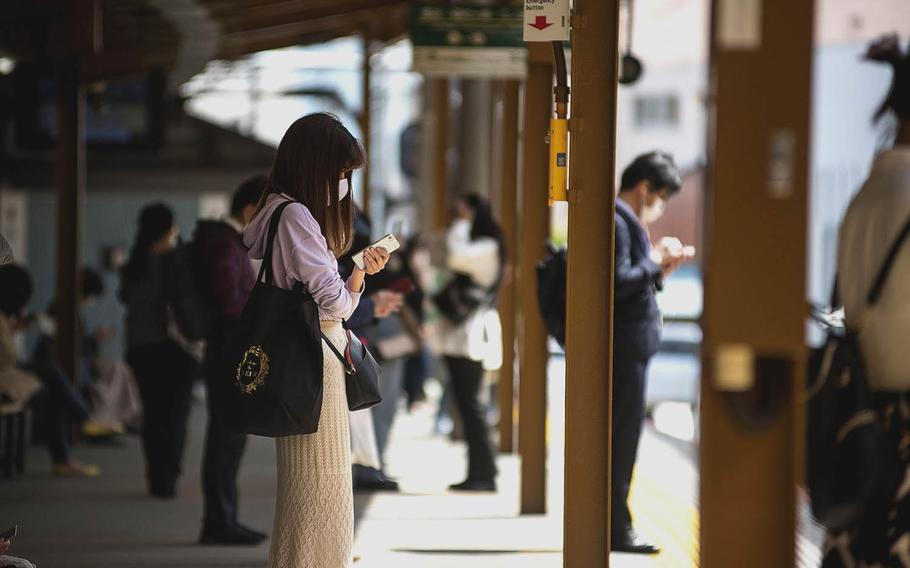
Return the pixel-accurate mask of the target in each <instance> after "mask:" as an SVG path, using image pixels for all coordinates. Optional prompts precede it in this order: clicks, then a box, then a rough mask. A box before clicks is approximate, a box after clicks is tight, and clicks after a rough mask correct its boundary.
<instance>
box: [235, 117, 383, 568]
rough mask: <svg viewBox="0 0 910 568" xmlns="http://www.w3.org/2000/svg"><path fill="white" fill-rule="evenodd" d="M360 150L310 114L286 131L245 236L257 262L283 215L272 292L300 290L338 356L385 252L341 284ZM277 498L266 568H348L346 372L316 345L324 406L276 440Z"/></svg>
mask: <svg viewBox="0 0 910 568" xmlns="http://www.w3.org/2000/svg"><path fill="white" fill-rule="evenodd" d="M365 160H366V156H365V155H364V151H363V147H362V146H361V145H360V143H359V142H358V141H357V139H356V138H354V137H353V136H352V135H351V133H350V132H349V131H348V130H347V129H346V128H345V127H344V125H342V124H341V122H340V121H339V120H338V119H337V118H335V117H334V116H331V115H328V114H323V113H319V114H311V115H307V116H305V117H303V118H300V119H298V120H297V121H296V122H294V123H293V124H292V125H291V126H290V128H288V130H287V132H286V133H285V135H284V137H283V138H282V140H281V143H280V144H279V146H278V152H277V155H276V156H275V163H274V165H273V166H272V172H271V174H270V176H269V183H268V186H267V188H266V196H265V197H264V199H263V200H262V201H261V202H260V207H259V211H258V212H257V213H256V216H255V217H254V218H253V221H252V222H251V223H250V226H249V227H247V229H246V230H245V231H244V239H243V240H244V243H245V244H246V245H247V246H249V247H250V256H251V257H252V258H254V259H261V258H263V256H264V255H265V252H266V247H267V246H268V245H269V244H270V243H268V242H267V241H268V234H269V224H270V219H271V216H272V213H273V212H274V211H275V209H276V208H277V207H278V206H279V205H281V204H282V203H284V202H286V201H288V200H293V201H294V202H295V203H292V204H291V205H289V206H287V208H286V209H285V210H284V213H283V215H282V216H281V218H280V221H279V223H278V230H277V233H276V236H275V242H274V256H273V259H272V262H273V265H272V269H273V271H274V275H275V281H276V285H277V286H279V287H281V288H285V289H288V290H290V289H293V288H294V287H295V286H296V285H297V284H298V283H304V284H305V285H306V288H307V291H308V292H309V293H310V294H311V295H312V296H313V299H314V300H315V301H316V303H317V305H318V307H319V319H320V327H321V328H322V331H323V333H324V334H325V335H326V336H327V337H328V340H329V341H332V343H333V345H334V346H335V347H336V348H337V349H339V350H344V349H345V348H346V346H347V345H346V344H347V336H346V334H345V332H344V329H343V328H342V325H341V322H342V320H345V319H348V318H349V317H350V316H351V314H352V313H353V312H354V310H355V309H356V308H357V304H358V303H359V301H360V295H361V294H362V293H363V290H364V277H365V276H366V275H367V274H375V273H377V272H379V271H380V270H382V269H383V268H384V267H385V264H386V262H387V261H388V259H389V255H388V253H387V252H386V251H384V250H382V249H370V250H368V251H366V253H365V254H364V264H365V269H360V268H354V270H353V273H352V274H351V276H350V277H349V278H348V279H347V281H344V280H342V278H341V276H340V275H339V273H338V261H337V260H336V259H337V258H338V257H339V256H341V255H343V254H345V253H346V252H347V251H348V250H349V249H350V248H351V241H352V238H353V227H352V223H353V212H354V205H353V199H352V196H351V192H350V189H351V188H350V185H351V175H352V173H353V170H355V169H358V168H360V167H362V166H363V165H364V163H365ZM276 445H277V457H278V493H277V505H276V508H275V525H274V527H273V529H272V542H271V549H270V551H269V566H270V567H271V568H304V567H316V566H318V567H319V568H345V567H348V566H350V565H351V564H352V557H351V548H352V546H353V536H354V501H353V491H352V486H351V483H352V480H351V453H350V452H351V447H350V432H349V425H348V405H347V397H346V391H345V372H344V368H343V367H342V365H341V362H340V361H339V360H338V358H337V357H336V356H335V354H334V353H333V352H332V350H331V349H330V348H329V347H328V346H327V345H323V399H322V411H321V413H320V418H319V430H318V431H317V432H316V433H314V434H307V435H300V436H285V437H281V438H277V439H276Z"/></svg>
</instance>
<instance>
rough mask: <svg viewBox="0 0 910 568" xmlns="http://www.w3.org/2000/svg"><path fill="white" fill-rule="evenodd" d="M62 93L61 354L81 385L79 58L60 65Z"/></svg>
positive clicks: (59, 218) (82, 166) (81, 119)
mask: <svg viewBox="0 0 910 568" xmlns="http://www.w3.org/2000/svg"><path fill="white" fill-rule="evenodd" d="M57 89H58V96H57V121H58V125H59V132H58V138H57V290H56V296H57V355H58V357H59V358H60V363H61V366H62V367H63V370H64V371H66V372H67V373H68V374H69V376H70V377H71V379H72V380H73V381H74V382H76V381H77V380H78V373H77V369H79V361H80V349H79V344H80V338H79V326H78V323H79V322H78V317H79V316H78V313H79V298H80V296H81V293H80V290H81V282H80V278H79V272H80V271H79V252H80V245H81V242H82V239H81V235H82V233H81V230H80V217H81V213H82V204H83V201H84V193H85V136H84V129H85V91H84V89H83V87H82V86H81V85H80V84H79V59H78V58H76V57H72V58H70V59H68V60H64V61H62V62H60V63H59V67H58V70H57Z"/></svg>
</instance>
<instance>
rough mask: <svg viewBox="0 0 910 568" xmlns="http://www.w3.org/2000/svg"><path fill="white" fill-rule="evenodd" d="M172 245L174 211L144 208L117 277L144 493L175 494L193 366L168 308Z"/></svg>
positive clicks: (164, 496)
mask: <svg viewBox="0 0 910 568" xmlns="http://www.w3.org/2000/svg"><path fill="white" fill-rule="evenodd" d="M176 243H177V226H176V225H175V223H174V212H173V211H172V210H171V209H170V207H168V206H167V205H164V204H163V203H156V204H153V205H149V206H147V207H145V208H144V209H143V210H142V212H141V213H140V214H139V229H138V231H137V233H136V240H135V242H134V243H133V248H132V250H131V251H130V258H129V261H128V262H127V264H126V266H124V267H123V271H122V274H121V288H120V299H121V300H122V301H123V304H124V306H125V307H126V339H127V346H128V350H127V361H128V362H129V364H130V366H131V367H132V368H133V372H134V373H135V375H136V380H137V381H138V382H139V392H140V395H141V396H142V407H143V411H144V416H143V425H142V447H143V451H144V453H145V460H146V475H147V481H148V489H149V493H150V494H151V495H152V496H154V497H158V498H162V499H168V498H173V497H175V496H176V494H177V480H178V478H179V477H180V473H181V465H182V462H183V451H184V446H185V443H186V429H187V420H188V419H189V414H190V403H191V394H192V389H193V380H194V378H195V376H196V371H197V367H198V364H197V361H196V359H195V358H194V357H193V356H192V355H191V354H190V353H189V352H188V351H187V350H186V349H185V348H184V346H183V345H182V342H181V340H180V339H179V338H178V337H177V333H176V331H175V328H176V326H175V324H174V321H173V319H172V316H171V310H170V306H169V305H168V278H169V276H168V267H167V262H168V258H167V257H168V253H169V252H170V251H172V250H173V249H174V247H175V245H176Z"/></svg>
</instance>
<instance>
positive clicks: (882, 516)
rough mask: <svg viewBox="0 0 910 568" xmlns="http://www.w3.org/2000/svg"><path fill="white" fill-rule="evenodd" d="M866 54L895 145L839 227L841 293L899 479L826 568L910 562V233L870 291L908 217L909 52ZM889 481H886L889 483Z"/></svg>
mask: <svg viewBox="0 0 910 568" xmlns="http://www.w3.org/2000/svg"><path fill="white" fill-rule="evenodd" d="M867 59H870V60H872V61H877V62H882V63H887V64H889V65H890V66H891V68H892V69H893V71H894V79H893V82H892V84H891V89H890V91H889V93H888V96H887V98H886V99H885V102H884V103H883V104H882V107H881V109H880V110H879V112H878V115H877V116H876V118H881V117H883V116H886V115H890V116H892V117H894V118H896V120H897V122H896V124H897V131H896V137H895V143H894V146H893V148H891V149H890V150H887V151H885V152H882V153H881V154H880V155H879V156H878V157H877V158H876V160H875V163H874V164H873V166H872V171H871V172H870V173H869V178H868V179H867V180H866V182H865V184H863V187H862V189H860V191H859V193H858V194H857V195H856V197H855V198H854V199H853V201H852V203H851V204H850V207H849V208H848V210H847V213H846V216H845V217H844V221H843V224H842V226H841V229H840V235H839V246H838V284H837V285H838V295H839V297H840V300H841V302H843V305H844V314H845V316H846V318H847V324H848V325H849V326H850V327H851V328H853V329H855V330H857V332H858V333H859V342H860V348H861V350H862V355H863V360H864V362H865V365H866V371H867V376H868V380H869V386H870V387H871V389H872V390H873V391H876V394H875V404H876V407H877V408H876V409H877V411H878V414H879V416H880V417H881V419H882V425H883V428H884V430H885V435H886V437H887V439H888V440H890V441H891V443H893V444H895V445H896V455H897V461H898V463H896V464H894V465H895V467H897V468H899V469H898V470H897V471H894V472H893V473H894V479H895V480H897V481H896V483H895V484H894V486H890V485H888V486H883V487H881V488H880V491H879V492H878V493H879V495H880V498H876V499H874V500H872V501H870V503H869V504H868V505H867V506H866V508H865V510H864V512H863V514H862V517H861V518H860V519H859V521H858V522H856V523H855V525H854V526H852V527H850V528H848V529H846V530H844V531H841V532H839V533H830V534H829V535H828V538H827V542H826V544H825V549H824V550H825V559H824V562H823V564H822V566H824V567H825V568H829V567H830V568H840V567H848V566H910V397H908V391H910V362H908V359H907V355H906V351H907V338H908V337H910V302H908V301H907V287H908V286H910V241H906V242H904V243H903V244H902V245H901V246H900V248H899V250H898V253H897V256H896V257H895V261H894V264H893V265H892V268H891V272H890V274H889V276H888V279H887V280H886V281H885V285H884V288H883V289H882V294H881V296H880V298H879V300H878V302H877V303H876V304H875V306H874V307H873V308H871V309H868V310H867V306H866V299H867V296H868V294H869V292H870V290H871V289H872V286H873V282H874V280H875V278H876V276H877V274H878V272H879V271H880V270H881V267H882V266H883V264H884V262H885V258H886V256H887V255H888V252H889V250H890V249H891V248H892V247H893V246H894V244H895V243H896V242H898V241H897V238H898V235H899V234H900V233H901V232H902V231H903V229H904V228H905V227H906V226H907V225H908V223H910V54H908V53H907V52H905V51H904V50H902V49H901V47H900V45H899V42H898V38H897V36H889V37H885V38H883V39H880V40H878V41H877V42H875V43H873V44H872V46H871V47H870V48H869V52H868V54H867ZM883 485H885V484H883Z"/></svg>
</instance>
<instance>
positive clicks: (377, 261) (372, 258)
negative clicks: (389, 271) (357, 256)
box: [363, 248, 391, 275]
mask: <svg viewBox="0 0 910 568" xmlns="http://www.w3.org/2000/svg"><path fill="white" fill-rule="evenodd" d="M390 256H391V255H390V254H389V251H387V250H385V249H384V248H368V249H367V250H365V251H363V266H364V272H366V273H367V274H371V275H372V274H376V273H378V272H381V271H382V269H383V268H385V265H386V263H388V262H389V257H390Z"/></svg>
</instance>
